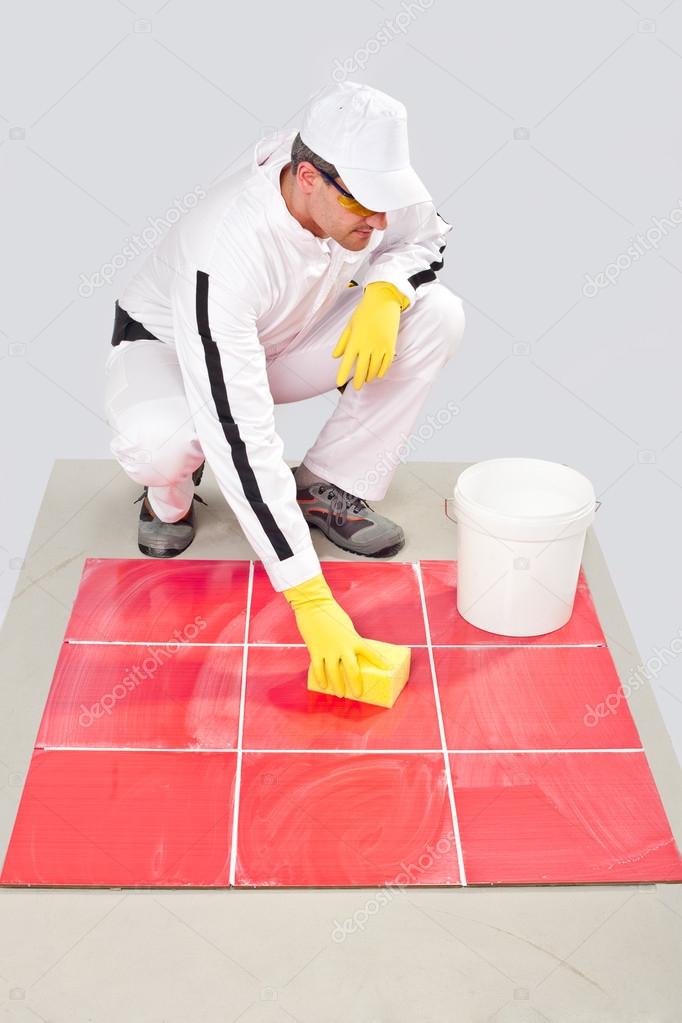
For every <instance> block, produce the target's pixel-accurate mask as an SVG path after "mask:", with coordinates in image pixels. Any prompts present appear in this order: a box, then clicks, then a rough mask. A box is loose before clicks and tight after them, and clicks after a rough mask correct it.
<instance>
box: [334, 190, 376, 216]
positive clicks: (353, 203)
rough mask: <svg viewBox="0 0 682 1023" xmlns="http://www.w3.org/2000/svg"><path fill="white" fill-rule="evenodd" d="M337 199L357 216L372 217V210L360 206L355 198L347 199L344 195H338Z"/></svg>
mask: <svg viewBox="0 0 682 1023" xmlns="http://www.w3.org/2000/svg"><path fill="white" fill-rule="evenodd" d="M337 199H338V200H339V202H340V203H341V205H342V206H343V207H345V209H347V210H350V212H351V213H357V215H358V216H359V217H373V216H374V212H375V211H374V210H368V209H367V207H366V206H362V205H361V204H360V203H359V202H358V201H357V199H348V198H347V197H346V196H345V195H338V196H337Z"/></svg>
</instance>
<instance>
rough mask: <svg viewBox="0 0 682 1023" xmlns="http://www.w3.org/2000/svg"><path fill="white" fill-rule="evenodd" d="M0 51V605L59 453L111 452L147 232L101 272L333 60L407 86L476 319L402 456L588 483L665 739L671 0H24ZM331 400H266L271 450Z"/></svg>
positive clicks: (669, 689)
mask: <svg viewBox="0 0 682 1023" xmlns="http://www.w3.org/2000/svg"><path fill="white" fill-rule="evenodd" d="M0 48H1V49H0V53H1V59H0V82H1V89H0V95H1V100H0V173H1V183H2V189H1V195H0V203H1V204H2V239H3V245H2V292H3V301H2V309H1V310H0V408H1V409H2V437H3V444H2V455H1V457H2V465H1V471H2V479H3V482H4V487H3V510H2V536H1V537H0V544H1V547H0V602H1V606H2V611H3V613H4V610H5V609H6V607H7V605H8V604H9V600H10V597H11V595H12V592H13V588H14V584H15V581H16V578H17V574H18V571H17V570H18V568H19V567H20V565H21V561H22V558H23V555H24V552H25V550H26V546H27V543H28V539H29V536H30V532H31V529H32V525H33V522H34V519H35V515H36V512H37V509H38V506H39V503H40V500H41V497H42V494H43V490H44V487H45V483H46V480H47V477H48V474H49V472H50V469H51V467H52V463H53V460H54V459H55V458H65V457H67V458H92V457H96V458H107V457H110V455H109V449H108V443H109V436H110V431H109V428H108V427H107V425H106V423H105V422H104V419H103V410H102V365H103V362H104V359H105V358H106V355H107V353H108V350H109V348H108V343H109V338H110V335H111V326H112V311H113V303H114V299H115V298H116V297H117V295H118V294H119V293H120V291H121V290H122V288H123V286H124V284H125V282H126V280H127V279H128V277H129V276H130V275H131V274H132V273H134V272H135V270H136V268H137V267H139V266H140V265H141V262H142V260H143V259H144V255H145V253H146V251H148V248H144V249H142V248H141V250H140V255H139V256H138V257H137V258H136V259H134V260H132V261H128V260H126V259H125V258H123V260H122V261H123V262H124V263H125V265H124V266H122V267H121V268H120V269H118V270H116V271H115V272H114V275H113V278H112V279H111V280H110V281H109V283H106V284H100V283H99V282H97V283H96V284H93V283H92V282H93V280H95V278H94V275H96V274H98V273H100V272H101V271H102V268H103V267H104V266H105V265H106V264H110V263H111V262H112V260H113V259H114V257H115V256H117V254H121V253H123V249H124V246H125V244H126V242H127V241H128V240H129V239H131V238H132V237H133V236H134V235H136V234H137V235H138V236H139V234H140V232H141V231H142V230H143V229H144V228H145V227H149V226H150V220H148V218H152V220H153V218H159V217H160V218H167V214H168V211H169V210H170V209H171V208H172V206H173V203H174V201H175V200H178V199H180V200H181V199H182V196H183V195H185V194H187V193H189V192H191V191H193V190H194V189H197V188H205V189H207V188H209V187H210V186H211V184H213V183H215V182H216V181H217V180H218V179H220V178H222V177H223V176H224V175H225V174H228V173H230V172H231V171H232V170H234V169H235V168H236V167H238V166H240V165H241V164H243V162H244V161H245V160H246V159H248V156H249V153H250V149H251V147H252V146H253V144H254V143H255V141H256V140H257V139H258V138H260V137H262V136H263V135H266V134H268V132H270V131H272V130H273V129H274V128H280V127H287V128H291V127H296V126H297V125H298V118H299V114H300V110H301V108H302V107H303V106H304V105H305V103H306V101H307V99H308V97H309V96H310V94H311V93H312V92H314V91H315V90H317V89H318V88H319V87H320V86H321V85H323V84H325V83H327V82H330V81H332V80H334V78H336V80H339V79H340V78H342V77H348V78H350V79H352V80H356V81H365V82H368V83H370V84H372V85H374V86H376V87H378V88H381V89H383V90H384V91H386V92H388V93H391V94H392V95H394V96H396V97H397V98H399V99H401V100H402V101H403V102H404V103H405V104H406V106H407V108H408V112H409V115H410V141H411V152H412V161H413V164H414V166H415V168H416V169H417V171H418V173H419V174H420V176H421V177H422V178H423V180H424V181H425V182H426V184H427V185H428V186H429V188H430V189H431V191H432V194H433V196H434V200H435V202H436V208H437V209H438V210H439V212H440V213H441V214H442V215H443V216H444V217H445V219H446V220H448V222H450V223H451V224H453V230H452V232H451V233H450V235H449V244H448V248H447V252H446V262H445V269H444V271H443V272H442V275H441V276H442V279H443V280H444V281H445V283H446V284H447V285H448V286H449V287H451V288H452V290H453V291H455V292H456V293H457V294H459V295H461V296H462V298H463V300H464V303H465V311H466V314H467V330H466V333H465V337H464V342H463V345H462V347H461V349H460V352H459V354H458V356H457V357H456V359H455V360H453V362H451V363H450V365H449V366H448V369H447V372H445V373H444V374H443V376H442V378H441V379H440V380H439V382H438V384H437V386H435V387H434V389H433V391H432V393H431V396H430V400H429V402H428V404H427V406H426V407H425V408H424V409H423V412H422V415H421V417H420V420H419V423H421V422H422V421H425V420H426V417H427V416H428V415H429V413H431V414H434V413H435V412H436V411H437V410H438V409H439V408H441V407H443V406H444V405H445V404H446V402H447V401H451V400H454V401H456V402H457V404H458V409H459V412H458V414H457V415H456V416H455V417H454V419H453V420H452V422H451V423H450V424H449V425H448V426H446V427H445V428H443V429H442V430H440V431H438V432H437V433H436V434H435V435H434V436H433V437H432V439H430V440H429V441H427V442H425V443H420V444H418V445H416V447H415V448H414V450H413V453H412V457H413V458H415V459H418V460H433V461H435V460H452V461H477V460H479V459H484V458H493V457H499V456H504V455H526V456H534V457H543V458H548V459H551V460H554V461H559V462H566V463H568V464H571V465H573V466H575V467H576V468H577V469H579V470H581V471H582V472H584V473H585V474H586V475H587V476H589V477H590V479H591V480H592V481H593V482H594V485H595V489H596V491H597V495H598V497H599V498H600V500H601V501H602V502H603V503H602V506H601V508H600V510H599V512H598V514H597V519H596V522H595V529H596V532H597V535H598V538H599V541H600V544H601V546H602V548H603V550H604V553H605V556H606V559H607V562H608V565H609V569H610V572H611V575H612V577H613V580H614V582H615V585H616V587H617V589H618V592H619V595H620V599H621V601H622V604H623V606H624V609H625V612H626V615H627V617H628V619H629V622H630V625H631V627H632V631H633V633H634V636H635V639H636V641H637V644H638V648H639V652H640V655H641V658H642V661H643V663H644V665H645V666H646V670H647V674H648V676H649V681H650V684H651V685H652V688H653V690H654V692H655V695H656V698H657V700H658V701H659V704H660V707H661V710H662V712H663V715H664V718H665V720H666V723H667V726H668V728H669V730H670V732H671V735H672V737H673V740H674V741H675V743H676V748H677V751H678V756H679V754H680V750H682V688H681V687H680V674H681V664H682V657H681V656H680V655H679V654H676V653H675V651H674V650H673V648H672V647H671V642H672V641H673V640H674V639H675V638H676V637H677V638H678V639H679V637H680V635H682V631H681V630H682V615H681V609H682V600H681V599H680V597H681V594H680V584H679V580H680V577H681V575H682V571H681V570H682V550H681V547H680V543H679V540H678V535H679V530H680V523H681V522H682V515H681V512H682V491H681V488H682V464H681V457H682V423H681V418H682V417H681V416H680V402H679V382H680V371H681V370H682V357H681V356H680V347H679V308H678V306H679V303H678V302H676V299H677V295H678V294H679V286H680V274H681V273H682V229H680V228H678V225H677V222H676V220H677V215H676V214H675V213H674V211H678V212H679V211H680V210H681V209H682V184H681V182H680V173H679V171H680V159H679V158H680V153H681V151H682V144H681V143H682V140H681V134H682V124H681V122H680V117H679V97H680V89H681V88H682V0H672V2H665V0H659V2H655V3H654V2H649V0H640V2H639V3H638V4H631V3H629V2H626V0H602V2H600V3H599V4H595V3H588V2H587V0H574V2H572V3H570V4H569V3H554V2H547V0H544V2H540V0H536V2H530V0H527V2H518V3H514V4H510V3H508V2H502V0H497V2H481V0H478V2H467V3H458V4H452V3H450V4H448V3H446V2H445V0H433V2H431V3H428V2H427V0H423V2H421V3H418V2H414V3H408V2H407V0H405V2H404V3H400V4H398V3H394V2H384V0H381V2H379V0H371V2H367V0H365V2H353V0H346V2H345V3H344V4H343V5H338V6H333V7H332V6H330V5H327V4H322V3H320V2H319V0H315V2H310V0H304V2H297V3H296V4H289V5H285V4H276V3H263V2H252V3H249V4H246V5H240V6H239V7H238V8H236V7H233V6H229V7H228V6H227V5H219V4H210V3H208V2H206V0H199V2H194V3H192V4H190V3H188V2H187V0H166V2H165V3H163V4H161V5H160V6H158V5H157V6H154V5H144V4H142V3H140V4H139V6H135V7H133V6H130V5H129V4H127V3H124V2H123V0H118V2H115V0H110V2H107V3H103V2H98V3H92V2H91V3H85V2H84V0H83V2H75V0H70V2H67V3H64V4H60V5H54V4H47V3H43V4H36V3H25V4H14V5H12V6H11V7H10V8H9V9H8V10H7V11H6V12H5V17H4V24H3V32H2V35H1V37H0ZM680 215H682V214H680ZM167 219H168V218H167ZM157 227H158V223H157ZM637 235H639V237H640V241H639V242H638V245H639V247H640V249H641V252H642V254H641V255H638V258H636V259H635V258H633V257H632V256H631V255H630V256H629V255H628V246H629V245H631V243H632V239H633V238H634V237H635V236H637ZM610 264H611V271H612V278H613V282H612V283H609V284H607V285H606V286H604V287H593V288H592V291H593V292H594V294H592V293H591V292H590V290H589V289H587V290H586V288H585V285H586V281H587V278H586V275H591V279H593V278H596V276H597V275H598V274H599V273H602V272H604V271H605V270H606V269H607V267H608V266H609V265H610ZM614 267H616V269H614ZM88 281H90V282H91V286H87V284H86V283H85V282H88ZM334 400H335V395H326V396H321V397H320V398H318V399H315V400H314V401H311V402H308V403H305V404H300V405H291V406H286V407H283V408H279V409H278V410H277V420H278V425H279V429H280V432H281V434H282V436H283V438H284V440H285V443H286V454H287V457H289V458H296V457H299V456H300V455H302V454H303V452H304V451H305V450H306V448H307V447H308V446H309V443H310V441H311V439H312V437H313V436H314V431H315V430H316V429H317V428H319V426H320V425H321V423H322V422H323V421H324V419H325V418H326V416H327V415H328V414H329V411H330V408H331V403H333V402H334ZM419 423H418V425H419ZM125 514H127V515H128V516H129V520H130V528H131V530H133V529H134V518H135V516H136V514H137V509H133V508H132V507H131V508H129V509H128V511H127V512H125ZM120 522H121V509H120V508H114V507H112V529H118V528H120V527H119V524H120ZM453 529H454V527H453ZM453 544H454V539H453ZM26 567H27V569H30V566H28V565H27V566H26ZM29 574H30V572H29ZM676 645H679V644H676ZM656 658H660V660H662V661H664V662H665V664H664V665H663V666H662V667H661V666H660V663H659V661H657V660H656Z"/></svg>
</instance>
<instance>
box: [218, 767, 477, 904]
mask: <svg viewBox="0 0 682 1023" xmlns="http://www.w3.org/2000/svg"><path fill="white" fill-rule="evenodd" d="M458 882H459V877H458V871H457V854H456V847H455V839H454V834H453V829H452V818H451V814H450V804H449V801H448V795H447V791H446V784H445V771H444V766H443V757H442V755H439V754H426V755H421V754H411V755H410V754H407V755H404V756H397V755H394V754H391V753H383V754H382V753H339V754H333V753H329V754H326V753H317V754H315V753H307V754H295V753H289V754H287V753H277V754H270V753H245V754H244V757H243V762H242V787H241V797H240V802H239V836H238V848H237V875H236V884H237V885H242V886H244V885H319V886H328V885H334V886H343V885H380V884H396V885H408V884H418V885H420V884H425V885H428V884H457V883H458Z"/></svg>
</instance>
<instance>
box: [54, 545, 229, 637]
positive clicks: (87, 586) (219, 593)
mask: <svg viewBox="0 0 682 1023" xmlns="http://www.w3.org/2000/svg"><path fill="white" fill-rule="evenodd" d="M248 578H249V562H248V561H171V562H168V561H156V560H154V559H151V558H88V559H87V560H86V562H85V567H84V569H83V576H82V578H81V582H80V586H79V589H78V594H77V596H76V601H75V604H74V607H73V611H72V614H71V618H70V620H69V624H68V625H67V627H66V638H67V639H81V640H108V641H118V642H124V643H131V642H148V643H171V642H181V643H182V642H185V643H186V642H193V643H240V642H242V641H243V639H244V623H245V618H246V595H247V588H248Z"/></svg>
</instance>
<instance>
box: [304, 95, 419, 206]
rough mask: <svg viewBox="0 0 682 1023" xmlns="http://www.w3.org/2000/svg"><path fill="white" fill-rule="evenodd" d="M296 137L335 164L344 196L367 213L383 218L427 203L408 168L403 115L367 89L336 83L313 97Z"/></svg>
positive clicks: (401, 107) (398, 104) (390, 102)
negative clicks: (347, 193)
mask: <svg viewBox="0 0 682 1023" xmlns="http://www.w3.org/2000/svg"><path fill="white" fill-rule="evenodd" d="M300 135H301V139H302V141H303V142H305V144H306V146H308V148H309V149H312V151H313V152H314V153H316V154H317V156H320V157H322V159H323V160H327V162H328V163H332V164H334V166H335V167H336V169H337V170H338V172H339V177H341V178H342V179H343V181H344V183H345V184H346V185H347V187H348V190H349V191H350V192H352V194H353V196H354V197H355V198H356V199H357V200H358V202H360V203H362V205H363V206H366V207H367V208H368V209H370V210H376V211H377V212H380V213H383V212H385V211H386V210H399V209H402V208H403V207H404V206H412V205H414V204H415V203H419V202H428V201H430V200H431V195H430V194H429V192H428V190H427V188H426V186H425V185H424V184H423V183H422V182H421V181H420V180H419V178H418V176H417V174H416V173H415V171H414V170H413V169H412V167H411V166H410V152H409V147H408V142H407V110H406V109H405V107H404V105H403V104H402V103H401V102H400V101H399V100H397V99H393V97H392V96H388V95H387V94H386V93H385V92H380V91H379V89H373V88H372V86H371V85H361V84H360V83H359V82H340V83H339V84H336V85H327V86H325V87H324V88H322V89H320V90H319V92H316V93H314V95H313V96H312V97H311V98H310V100H309V102H308V105H307V106H306V108H305V111H304V113H303V121H302V124H301V128H300Z"/></svg>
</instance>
